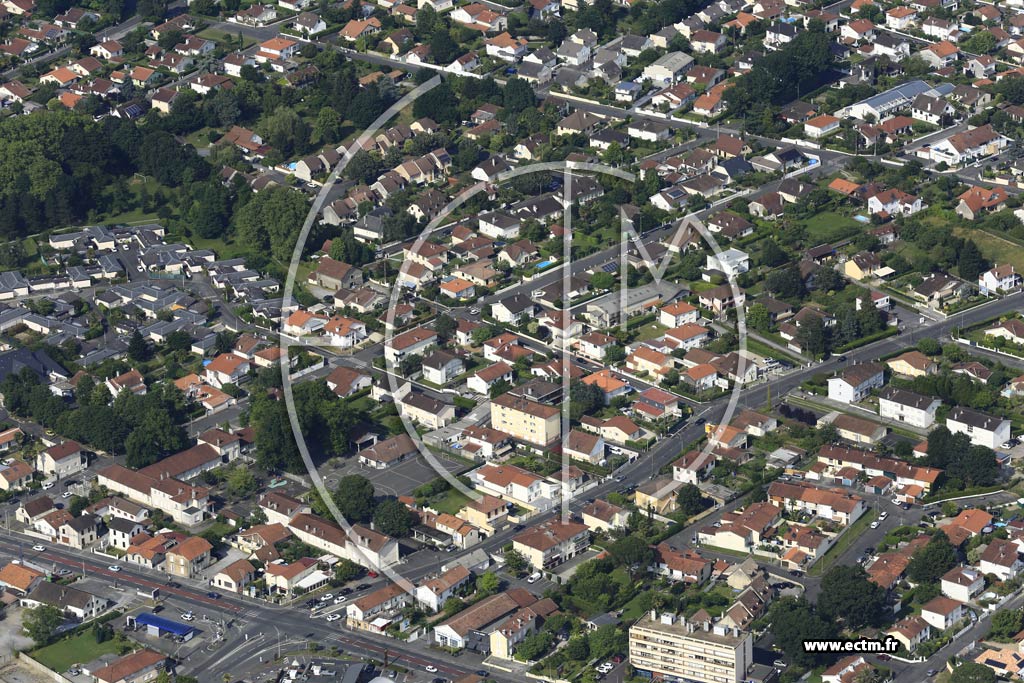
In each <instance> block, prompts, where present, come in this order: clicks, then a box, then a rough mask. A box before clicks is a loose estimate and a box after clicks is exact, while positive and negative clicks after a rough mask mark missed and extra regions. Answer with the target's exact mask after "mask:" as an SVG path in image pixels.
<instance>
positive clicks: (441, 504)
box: [430, 489, 469, 515]
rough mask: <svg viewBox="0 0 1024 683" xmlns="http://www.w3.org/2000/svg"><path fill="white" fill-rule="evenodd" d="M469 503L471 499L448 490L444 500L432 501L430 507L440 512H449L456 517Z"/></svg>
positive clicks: (453, 490)
mask: <svg viewBox="0 0 1024 683" xmlns="http://www.w3.org/2000/svg"><path fill="white" fill-rule="evenodd" d="M468 502H469V498H467V497H466V496H464V495H463V494H462V493H460V492H459V491H456V490H455V489H448V492H447V493H446V494H445V496H444V498H439V499H437V500H435V501H431V503H430V507H432V508H434V509H435V510H437V511H438V512H447V513H448V514H450V515H454V514H455V513H457V512H458V511H459V510H461V509H462V508H463V507H465V505H466V503H468Z"/></svg>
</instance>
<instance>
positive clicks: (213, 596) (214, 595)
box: [206, 591, 220, 600]
mask: <svg viewBox="0 0 1024 683" xmlns="http://www.w3.org/2000/svg"><path fill="white" fill-rule="evenodd" d="M206 597H208V598H211V599H213V600H220V593H217V592H215V591H210V592H209V593H207V594H206Z"/></svg>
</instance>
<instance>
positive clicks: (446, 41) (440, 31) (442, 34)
mask: <svg viewBox="0 0 1024 683" xmlns="http://www.w3.org/2000/svg"><path fill="white" fill-rule="evenodd" d="M430 56H431V57H433V59H434V63H435V64H443V65H447V64H450V63H451V62H452V61H454V60H455V58H456V57H458V56H459V45H458V43H456V42H455V41H454V40H452V36H451V34H450V33H448V29H446V28H444V27H438V28H437V29H436V30H435V31H434V33H433V34H431V36H430ZM438 87H441V86H438ZM436 89H437V88H435V90H436ZM421 99H422V98H421ZM417 101H418V100H417Z"/></svg>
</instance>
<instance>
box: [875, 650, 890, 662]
mask: <svg viewBox="0 0 1024 683" xmlns="http://www.w3.org/2000/svg"><path fill="white" fill-rule="evenodd" d="M878 659H879V661H882V662H888V661H889V660H890V659H892V657H890V656H889V655H887V654H885V653H884V652H883V653H882V654H880V655H878Z"/></svg>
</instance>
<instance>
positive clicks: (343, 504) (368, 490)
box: [332, 474, 374, 523]
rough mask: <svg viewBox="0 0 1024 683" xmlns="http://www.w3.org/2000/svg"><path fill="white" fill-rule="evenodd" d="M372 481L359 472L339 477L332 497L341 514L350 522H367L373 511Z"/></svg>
mask: <svg viewBox="0 0 1024 683" xmlns="http://www.w3.org/2000/svg"><path fill="white" fill-rule="evenodd" d="M373 494H374V490H373V483H371V482H370V480H369V479H367V478H366V477H364V476H362V475H359V474H349V475H346V476H344V477H342V478H341V480H340V481H339V482H338V487H337V488H336V489H334V493H333V495H332V498H334V503H335V505H337V506H338V510H339V511H340V512H341V514H342V516H343V517H345V519H346V520H348V521H349V522H350V523H354V522H368V521H370V520H371V519H372V518H373V511H374V497H373Z"/></svg>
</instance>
